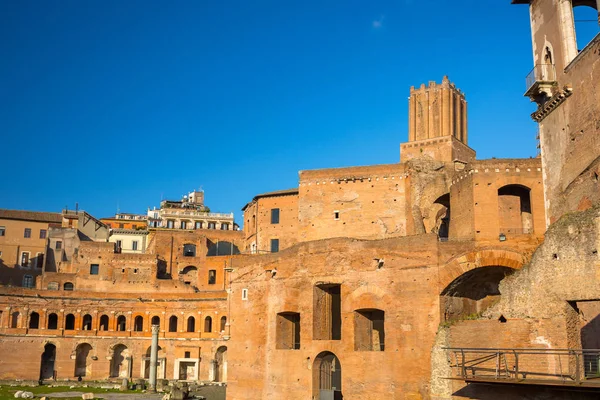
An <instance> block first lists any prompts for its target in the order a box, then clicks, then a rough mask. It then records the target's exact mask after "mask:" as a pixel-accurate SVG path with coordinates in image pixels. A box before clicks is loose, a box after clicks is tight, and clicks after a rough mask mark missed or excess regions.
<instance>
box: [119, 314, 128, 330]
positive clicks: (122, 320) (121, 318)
mask: <svg viewBox="0 0 600 400" xmlns="http://www.w3.org/2000/svg"><path fill="white" fill-rule="evenodd" d="M126 324H127V318H125V316H124V315H119V317H118V318H117V331H120V332H124V331H125V329H126Z"/></svg>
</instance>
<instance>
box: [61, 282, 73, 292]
mask: <svg viewBox="0 0 600 400" xmlns="http://www.w3.org/2000/svg"><path fill="white" fill-rule="evenodd" d="M73 289H75V286H74V285H73V284H72V283H71V282H65V284H64V285H63V290H67V291H73Z"/></svg>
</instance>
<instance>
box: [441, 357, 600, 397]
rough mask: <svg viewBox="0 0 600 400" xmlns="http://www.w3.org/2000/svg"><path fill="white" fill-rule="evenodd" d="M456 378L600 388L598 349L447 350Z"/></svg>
mask: <svg viewBox="0 0 600 400" xmlns="http://www.w3.org/2000/svg"><path fill="white" fill-rule="evenodd" d="M446 350H447V351H448V359H449V362H450V366H451V367H452V370H453V377H452V378H460V379H462V380H465V381H486V382H490V381H493V382H498V383H502V382H504V383H525V384H527V383H530V384H552V385H556V384H561V385H585V386H597V387H598V388H600V350H598V349H589V350H587V349H585V350H581V349H579V350H577V349H517V348H508V349H489V348H446Z"/></svg>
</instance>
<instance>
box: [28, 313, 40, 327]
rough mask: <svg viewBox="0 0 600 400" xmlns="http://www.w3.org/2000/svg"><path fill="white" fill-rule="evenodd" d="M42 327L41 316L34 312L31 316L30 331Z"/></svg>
mask: <svg viewBox="0 0 600 400" xmlns="http://www.w3.org/2000/svg"><path fill="white" fill-rule="evenodd" d="M39 327H40V314H38V313H36V312H32V313H31V314H29V329H39Z"/></svg>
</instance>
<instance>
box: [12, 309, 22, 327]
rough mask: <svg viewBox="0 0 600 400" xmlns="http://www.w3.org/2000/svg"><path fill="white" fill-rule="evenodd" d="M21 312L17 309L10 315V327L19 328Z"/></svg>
mask: <svg viewBox="0 0 600 400" xmlns="http://www.w3.org/2000/svg"><path fill="white" fill-rule="evenodd" d="M20 315H21V314H20V313H19V312H18V311H15V312H13V313H12V314H11V316H10V327H11V328H18V327H19V316H20Z"/></svg>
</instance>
